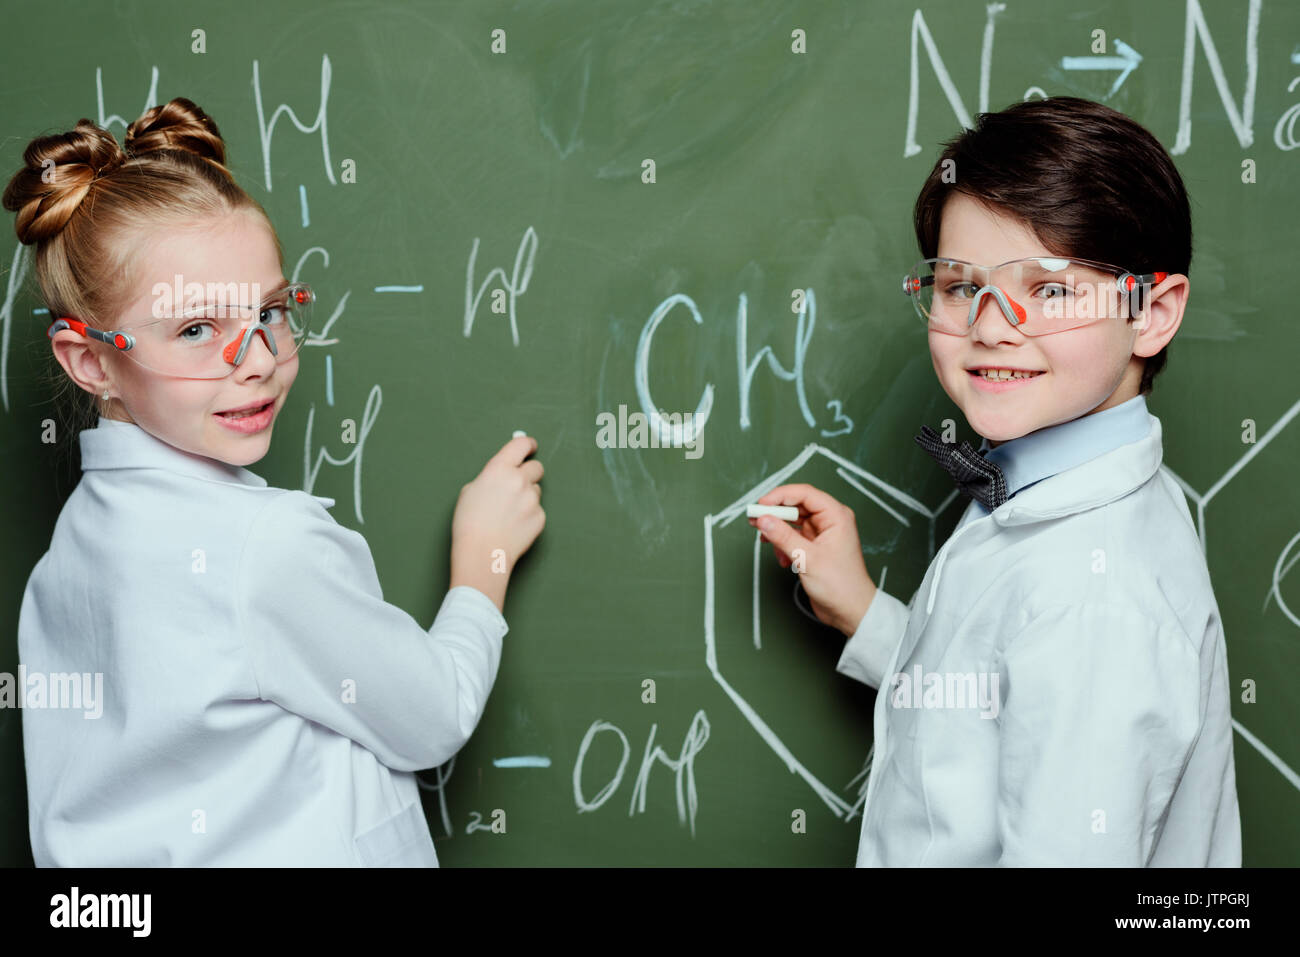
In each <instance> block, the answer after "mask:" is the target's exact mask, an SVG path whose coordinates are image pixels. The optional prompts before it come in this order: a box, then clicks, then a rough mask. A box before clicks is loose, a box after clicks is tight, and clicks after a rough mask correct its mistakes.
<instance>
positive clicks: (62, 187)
mask: <svg viewBox="0 0 1300 957" xmlns="http://www.w3.org/2000/svg"><path fill="white" fill-rule="evenodd" d="M167 151H176V152H181V153H191V154H193V155H195V156H198V157H200V158H202V159H204V160H207V161H208V162H209V163H211V164H212V165H213V166H215V167H217V168H218V169H219V170H221V171H222V172H223V173H224V174H225V175H226V176H227V177H229V176H230V171H229V170H228V169H226V166H225V161H226V147H225V143H224V142H223V141H222V139H221V131H220V130H218V129H217V124H216V123H215V122H214V121H213V120H212V119H211V118H210V117H209V116H208V115H207V114H206V113H204V112H203V110H201V109H200V108H199V107H198V106H197V105H195V104H194V103H193V102H192V101H191V100H187V99H185V98H184V97H177V98H176V99H174V100H172V101H171V102H170V103H164V104H163V105H161V106H155V107H153V108H151V109H149V110H147V111H145V113H144V115H142V116H141V117H140V118H139V119H138V120H136V121H135V122H134V123H132V124H131V125H130V126H129V127H127V131H126V138H125V141H124V144H123V145H122V146H119V145H118V142H117V140H115V139H114V138H113V135H112V134H111V133H109V132H108V131H107V130H105V129H102V128H101V127H99V126H96V125H95V124H94V123H92V122H91V121H90V120H88V119H84V118H83V119H81V120H78V121H77V125H76V126H75V127H74V128H73V129H72V130H70V131H69V132H67V133H56V134H54V135H52V136H41V137H38V138H36V139H34V140H32V142H31V143H30V144H28V146H27V149H26V150H25V151H24V152H23V168H22V169H20V170H19V171H18V172H17V173H15V174H14V176H13V178H12V179H11V180H10V181H9V185H8V186H7V187H6V188H5V191H4V198H3V203H4V208H5V209H7V210H9V211H10V212H12V213H16V214H17V216H16V217H15V219H14V231H15V232H16V233H17V234H18V240H19V242H21V243H23V244H24V245H31V244H33V243H40V242H43V241H45V240H48V239H52V238H54V237H55V236H57V235H58V234H59V232H60V231H62V229H63V228H64V226H66V225H67V223H68V220H69V219H71V218H72V215H73V214H74V213H75V212H76V211H77V209H78V208H79V207H80V206H81V203H82V200H84V199H85V198H86V197H87V195H88V194H89V193H90V192H91V190H92V188H93V187H94V185H95V182H96V180H100V179H102V178H103V177H105V176H108V175H109V174H111V173H112V172H113V171H114V170H116V169H118V168H119V167H121V166H123V165H130V166H137V165H141V164H145V163H148V162H150V161H151V160H156V159H162V158H163V155H162V154H164V153H165V152H167ZM151 154H153V155H152V156H151Z"/></svg>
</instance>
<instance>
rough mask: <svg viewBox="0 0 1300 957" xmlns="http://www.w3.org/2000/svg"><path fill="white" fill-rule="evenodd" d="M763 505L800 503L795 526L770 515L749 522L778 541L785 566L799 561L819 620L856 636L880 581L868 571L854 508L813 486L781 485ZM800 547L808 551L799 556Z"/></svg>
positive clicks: (774, 542)
mask: <svg viewBox="0 0 1300 957" xmlns="http://www.w3.org/2000/svg"><path fill="white" fill-rule="evenodd" d="M758 504H759V505H797V506H798V507H799V521H798V522H797V523H795V524H794V525H793V526H791V525H788V524H786V523H785V522H783V521H781V520H780V519H779V518H773V517H772V516H770V515H765V516H763V517H762V518H751V519H750V520H749V524H750V525H753V526H754V527H755V528H757V529H758V530H759V531H761V532H762V533H763V539H764V540H765V541H768V542H771V543H772V548H773V550H774V551H775V552H776V557H777V560H778V561H780V563H781V567H782V568H789V567H790V566H791V565H792V564H794V562H795V560H796V559H798V562H799V567H798V568H796V571H798V573H799V579H800V581H801V582H802V584H803V590H804V591H805V592H807V593H808V600H809V601H810V602H811V603H812V610H813V612H814V613H815V614H816V615H817V618H818V620H819V621H821V622H822V623H823V624H827V625H830V626H831V627H832V628H838V629H839V630H840V631H842V632H844V634H845V635H849V636H851V635H852V634H853V633H854V632H855V631H857V629H858V624H859V623H860V622H861V621H862V616H863V615H865V614H866V613H867V606H869V605H870V604H871V600H872V599H873V598H874V597H875V596H876V585H875V582H873V581H872V580H871V576H870V575H868V574H867V566H866V563H865V562H864V561H863V560H862V545H861V543H860V542H859V540H858V526H857V520H856V519H855V518H854V516H853V509H851V508H849V507H848V506H847V505H842V504H840V503H839V502H837V501H836V500H835V499H834V498H832V497H831V496H830V495H827V494H826V493H825V492H823V491H820V490H819V489H816V488H813V487H812V486H811V485H781V486H778V487H777V488H774V489H772V491H770V492H768V493H767V494H766V495H764V496H763V497H762V498H760V499H759V500H758ZM796 550H798V551H800V552H802V554H801V555H796V554H795V552H796Z"/></svg>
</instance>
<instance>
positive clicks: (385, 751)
mask: <svg viewBox="0 0 1300 957" xmlns="http://www.w3.org/2000/svg"><path fill="white" fill-rule="evenodd" d="M236 602H237V605H238V618H239V627H240V632H241V634H242V636H243V638H244V641H245V644H246V646H247V648H248V650H249V655H250V659H251V663H252V669H253V673H254V676H255V678H256V681H257V686H258V690H259V693H260V695H261V696H262V697H263V698H264V699H266V700H268V701H274V702H275V703H277V704H279V705H280V706H281V707H283V708H285V709H287V710H289V711H293V712H295V713H296V714H300V715H302V716H303V717H305V718H309V719H310V720H312V721H316V722H318V723H319V724H322V725H324V726H326V727H328V728H331V729H333V730H334V731H336V732H338V733H339V734H342V735H345V736H347V737H349V738H351V739H352V740H354V741H356V742H358V743H359V744H361V745H363V746H365V747H366V748H368V749H369V750H370V751H372V752H374V754H375V755H376V756H377V757H378V758H379V760H380V761H382V762H383V763H384V764H385V765H387V766H389V767H391V768H394V769H396V770H403V771H409V770H417V769H421V768H431V767H436V766H438V765H440V764H442V763H444V762H445V761H447V760H448V759H449V758H451V757H452V756H453V755H454V754H455V753H456V752H457V751H458V750H459V749H460V748H461V747H462V746H463V745H464V744H465V742H466V741H467V740H468V739H469V736H470V734H471V733H472V732H473V730H474V728H475V726H476V725H477V723H478V720H479V717H480V715H481V714H482V713H483V707H484V705H485V704H486V702H487V696H488V692H489V691H491V689H492V684H493V682H494V681H495V680H496V674H497V667H498V664H499V662H500V658H501V642H502V638H503V637H504V636H505V634H506V631H507V626H506V622H505V619H504V618H503V617H502V616H501V613H500V611H499V609H498V608H497V607H496V606H495V605H494V603H493V602H492V601H491V600H489V599H488V598H487V597H486V596H485V595H483V594H482V593H480V592H479V591H477V590H476V589H474V588H470V587H454V588H452V589H451V590H450V591H449V592H448V593H447V596H446V598H445V599H444V601H443V603H442V607H441V608H440V610H439V612H438V615H437V617H436V618H435V620H434V623H433V625H432V626H431V627H429V628H427V629H426V628H425V627H424V626H422V625H421V624H420V623H419V622H417V621H416V620H415V619H414V618H412V617H411V616H410V615H409V614H407V613H406V612H405V611H403V610H402V609H401V608H398V607H397V606H396V605H391V604H389V603H388V602H386V601H384V598H383V591H382V589H381V587H380V584H379V578H378V575H377V573H376V571H375V565H374V560H373V559H372V557H371V554H370V549H369V547H368V546H367V544H366V541H365V539H364V538H363V537H362V536H361V535H360V534H359V533H357V532H355V531H353V530H351V529H348V528H345V527H343V526H342V525H339V524H338V523H337V522H335V520H334V519H333V517H332V516H331V515H330V514H329V513H328V512H326V511H325V509H324V508H323V507H322V506H321V505H320V503H319V502H317V501H316V500H315V499H314V498H312V497H311V496H310V495H307V494H306V493H305V492H297V491H293V492H285V493H283V494H281V495H278V496H276V497H275V498H273V499H272V500H271V502H270V503H269V504H268V505H267V506H266V507H264V508H263V509H262V511H261V513H260V514H259V515H258V516H257V518H256V520H255V521H254V522H253V526H252V530H251V532H250V534H249V537H248V540H247V542H246V544H245V548H244V551H243V555H242V558H241V561H240V568H239V572H238V586H237V589H236Z"/></svg>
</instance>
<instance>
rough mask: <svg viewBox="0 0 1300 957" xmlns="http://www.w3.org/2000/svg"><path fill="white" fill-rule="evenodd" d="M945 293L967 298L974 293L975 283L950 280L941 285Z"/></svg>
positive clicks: (957, 297)
mask: <svg viewBox="0 0 1300 957" xmlns="http://www.w3.org/2000/svg"><path fill="white" fill-rule="evenodd" d="M943 291H944V294H945V295H948V296H952V297H953V298H954V299H969V298H971V297H972V296H974V295H975V284H974V283H973V282H952V283H948V285H946V286H944V287H943Z"/></svg>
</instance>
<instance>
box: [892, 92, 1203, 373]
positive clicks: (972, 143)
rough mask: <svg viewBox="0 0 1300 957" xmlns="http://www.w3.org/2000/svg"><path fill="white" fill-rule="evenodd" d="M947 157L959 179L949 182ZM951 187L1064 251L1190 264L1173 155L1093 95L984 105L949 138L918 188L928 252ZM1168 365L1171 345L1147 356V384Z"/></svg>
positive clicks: (1180, 269)
mask: <svg viewBox="0 0 1300 957" xmlns="http://www.w3.org/2000/svg"><path fill="white" fill-rule="evenodd" d="M949 159H950V160H953V162H954V164H955V169H953V168H952V166H949V167H948V168H949V169H951V170H952V172H951V173H949V175H948V178H949V179H955V182H950V183H945V182H944V181H943V176H944V173H945V168H944V161H945V160H949ZM953 192H960V193H964V194H966V195H968V196H970V197H971V198H972V199H976V200H979V201H980V202H982V203H984V204H985V205H987V206H991V207H993V208H995V209H997V211H998V212H1000V213H1003V214H1005V215H1010V216H1013V217H1015V218H1016V219H1019V220H1021V221H1022V222H1024V223H1025V225H1026V226H1027V227H1028V228H1029V229H1030V230H1032V231H1033V233H1034V235H1035V236H1037V237H1038V238H1039V239H1040V240H1041V241H1042V243H1043V245H1044V246H1046V247H1047V249H1048V251H1049V252H1051V253H1052V254H1053V255H1056V256H1065V257H1073V258H1077V259H1091V260H1094V261H1096V262H1104V263H1110V264H1112V265H1116V266H1121V267H1123V268H1124V269H1128V270H1130V271H1131V272H1135V273H1145V272H1155V271H1157V270H1160V271H1163V272H1168V273H1183V274H1184V275H1185V274H1186V273H1187V271H1188V269H1189V268H1190V267H1191V260H1192V215H1191V209H1190V208H1189V206H1188V202H1187V191H1186V189H1184V187H1183V180H1182V177H1181V176H1179V175H1178V170H1177V168H1176V167H1175V166H1174V163H1173V160H1172V159H1170V157H1169V154H1168V153H1166V152H1165V149H1164V147H1163V146H1161V145H1160V143H1159V141H1157V140H1156V138H1155V137H1154V136H1152V135H1151V134H1150V133H1149V132H1147V130H1146V129H1144V128H1143V127H1142V126H1140V125H1139V124H1138V123H1136V122H1134V121H1133V120H1131V119H1129V118H1128V117H1127V116H1125V115H1124V114H1123V113H1120V112H1118V111H1116V110H1113V109H1111V108H1110V107H1108V106H1103V105H1102V104H1100V103H1094V102H1092V101H1091V100H1083V99H1079V98H1078V97H1073V96H1053V97H1051V98H1049V99H1046V100H1028V101H1025V102H1023V103H1016V104H1015V105H1013V106H1010V107H1007V108H1006V109H1005V110H1002V111H1001V112H998V113H981V114H980V115H979V117H978V119H977V120H976V122H975V128H974V129H970V130H966V131H964V132H962V133H961V134H959V135H958V136H956V137H954V138H953V139H951V140H949V141H948V142H946V143H945V144H944V150H943V153H942V154H941V155H940V157H939V159H938V160H937V161H936V162H935V165H934V169H933V170H931V171H930V175H929V177H928V178H927V179H926V181H925V185H924V186H922V187H921V194H920V195H919V196H918V197H917V198H916V208H915V210H914V214H913V215H914V218H915V224H916V239H917V242H918V243H919V244H920V247H921V255H922V257H923V258H926V259H930V258H933V257H934V256H937V255H938V252H937V249H938V246H939V223H940V219H941V217H942V215H943V207H944V203H945V202H946V201H947V200H948V198H949V196H950V195H951V194H952V193H953ZM1164 366H1165V349H1161V350H1160V351H1159V352H1158V353H1156V354H1155V355H1154V356H1151V357H1150V358H1148V359H1147V360H1146V367H1145V369H1144V370H1143V373H1142V384H1141V386H1140V387H1139V392H1140V394H1142V395H1146V394H1148V393H1149V392H1150V391H1151V382H1152V380H1153V379H1155V377H1156V375H1157V374H1158V373H1159V372H1160V370H1161V369H1163V368H1164Z"/></svg>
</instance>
